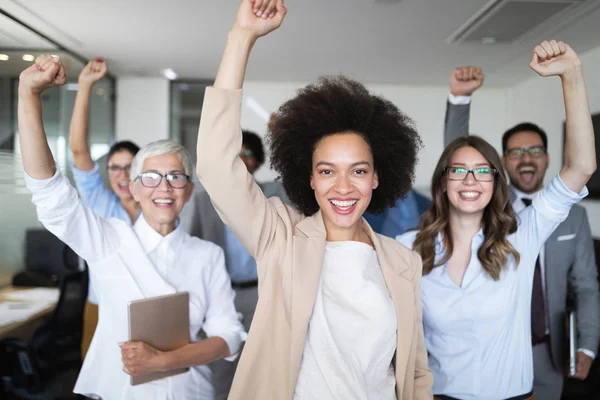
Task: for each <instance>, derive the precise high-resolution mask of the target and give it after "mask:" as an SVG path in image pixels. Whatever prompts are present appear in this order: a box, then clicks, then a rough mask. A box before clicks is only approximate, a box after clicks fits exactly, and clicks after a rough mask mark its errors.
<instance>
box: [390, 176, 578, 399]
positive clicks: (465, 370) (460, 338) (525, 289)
mask: <svg viewBox="0 0 600 400" xmlns="http://www.w3.org/2000/svg"><path fill="white" fill-rule="evenodd" d="M587 193H588V192H587V188H584V189H583V190H582V191H581V193H579V194H577V193H574V192H573V191H571V190H569V189H568V188H567V187H566V186H565V184H564V183H563V182H562V180H561V179H560V177H559V176H557V177H555V178H554V179H553V180H552V182H550V184H549V185H548V186H546V187H545V188H544V189H543V190H541V191H540V192H539V193H538V194H537V195H536V196H535V198H534V199H533V206H532V207H527V208H526V209H524V210H522V211H521V212H520V213H519V214H518V217H517V219H518V224H519V225H518V229H517V231H516V232H515V233H513V234H511V235H509V236H508V241H509V242H510V243H511V244H512V246H513V247H514V248H515V249H516V250H517V251H518V252H519V254H520V257H521V260H520V263H519V265H518V266H517V265H516V264H515V260H514V259H513V258H512V257H510V256H509V261H508V265H507V266H506V268H505V269H503V270H502V273H501V274H500V279H499V280H498V281H494V280H493V279H492V278H491V277H490V275H489V274H487V273H486V272H485V271H484V270H483V269H482V267H481V263H480V261H479V259H478V257H477V251H478V250H479V248H480V246H481V245H482V243H483V240H484V236H483V232H482V231H481V230H480V231H479V232H478V233H477V234H476V235H475V236H474V237H473V238H472V242H471V249H472V250H471V251H472V253H471V259H470V261H469V265H468V266H467V270H466V272H465V275H464V278H463V282H462V286H460V287H459V286H457V285H456V284H455V283H454V282H453V281H452V280H451V279H450V277H449V276H448V273H447V271H446V268H447V264H445V265H442V266H440V267H436V268H434V269H433V271H431V272H430V273H429V274H428V275H425V276H423V278H422V280H421V302H422V305H423V328H424V336H425V346H426V347H427V351H428V353H429V367H430V368H431V370H432V372H433V392H434V394H444V395H447V396H451V397H456V398H460V399H464V400H498V399H505V398H509V397H513V396H517V395H521V394H526V393H528V392H529V391H531V389H532V387H533V358H532V347H531V292H532V288H533V273H534V269H535V260H536V258H537V255H538V254H539V251H540V249H541V247H542V245H543V244H544V242H545V241H546V239H547V238H548V237H549V236H550V235H551V234H552V232H553V231H554V230H555V229H556V227H557V226H558V225H559V224H560V223H561V222H562V221H564V220H565V219H566V218H567V216H568V214H569V210H570V209H571V206H572V205H573V204H575V203H577V202H579V201H580V200H581V199H582V198H584V197H585V196H586V195H587ZM416 235H417V232H416V231H411V232H407V233H405V234H404V235H400V236H398V237H397V238H396V239H397V240H398V241H399V242H400V243H402V244H404V245H405V246H407V247H409V248H412V245H413V242H414V240H415V237H416ZM436 253H437V254H436V259H437V260H440V259H441V258H442V257H443V256H444V249H443V244H442V236H441V235H438V237H437V241H436Z"/></svg>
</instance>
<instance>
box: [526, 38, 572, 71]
mask: <svg viewBox="0 0 600 400" xmlns="http://www.w3.org/2000/svg"><path fill="white" fill-rule="evenodd" d="M529 67H530V68H531V69H532V70H534V71H535V72H537V73H538V74H539V75H541V76H554V75H559V76H561V77H562V76H564V75H565V74H568V73H569V72H573V71H575V70H577V69H578V68H580V67H581V60H580V59H579V57H578V56H577V54H575V51H573V49H572V48H571V47H570V46H569V45H568V44H565V43H563V42H557V41H556V40H551V41H549V42H548V41H544V42H542V43H541V44H540V45H539V46H535V49H533V57H532V58H531V62H530V63H529Z"/></svg>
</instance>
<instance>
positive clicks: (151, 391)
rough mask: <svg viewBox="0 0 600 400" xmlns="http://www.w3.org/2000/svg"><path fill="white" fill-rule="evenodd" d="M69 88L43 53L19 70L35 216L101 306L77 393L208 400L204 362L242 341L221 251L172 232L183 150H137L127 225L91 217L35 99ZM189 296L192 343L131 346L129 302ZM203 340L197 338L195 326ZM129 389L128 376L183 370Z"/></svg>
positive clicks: (187, 188)
mask: <svg viewBox="0 0 600 400" xmlns="http://www.w3.org/2000/svg"><path fill="white" fill-rule="evenodd" d="M65 82H66V76H65V72H64V68H63V66H62V64H61V63H60V60H59V59H58V58H57V57H54V56H49V55H43V56H40V57H38V59H37V60H36V62H35V63H34V65H32V66H31V67H29V68H27V69H26V70H25V71H23V72H22V73H21V76H20V83H19V106H18V113H19V114H18V115H19V131H20V144H21V153H22V158H23V166H24V169H25V180H26V183H27V186H28V188H29V189H30V190H31V192H32V193H33V197H32V201H33V203H34V204H35V206H36V208H37V212H38V218H39V220H40V221H41V222H42V223H43V224H44V226H45V227H46V228H47V229H48V230H49V231H50V232H52V233H54V234H55V235H56V236H57V237H58V238H60V239H61V240H62V241H63V242H65V243H66V244H67V245H69V246H70V247H71V248H72V249H73V250H74V251H75V252H76V253H77V254H78V255H80V256H81V257H82V258H84V259H85V260H86V261H87V263H88V265H89V268H90V276H91V279H92V281H93V285H94V287H95V288H96V291H97V295H98V297H99V300H100V303H101V304H102V307H101V308H100V314H99V322H98V327H97V330H96V333H95V335H94V338H93V340H92V344H91V347H90V350H89V352H88V355H87V357H86V359H85V361H84V363H83V367H82V368H81V372H80V374H79V378H78V380H77V383H76V386H75V389H74V392H76V393H80V394H83V395H86V396H89V397H94V398H102V399H105V400H113V399H128V400H129V399H167V398H170V399H212V398H213V392H214V390H213V387H212V383H211V371H210V369H209V367H208V366H207V364H209V363H211V362H213V361H215V360H218V359H221V358H227V359H229V360H230V361H233V359H235V354H236V353H237V352H238V350H239V347H240V344H241V342H242V341H243V340H244V339H245V333H244V330H243V326H242V325H241V323H240V322H239V320H238V317H237V314H236V312H235V308H234V305H233V297H234V293H233V291H232V289H231V283H230V281H229V277H228V275H227V272H226V270H225V264H224V257H223V251H222V250H221V248H219V247H218V246H216V245H214V244H212V243H209V242H206V241H202V240H200V239H198V238H194V237H191V236H189V235H188V234H186V233H185V232H183V231H182V230H181V229H179V228H178V216H179V213H180V211H181V209H182V208H183V205H184V204H185V203H186V202H187V201H188V200H189V198H190V195H191V193H192V189H193V183H192V182H190V178H189V177H190V175H191V173H192V164H191V161H190V159H189V155H188V153H187V151H186V150H185V149H184V148H183V147H181V146H180V145H178V144H176V143H174V142H171V141H169V140H161V141H158V142H154V143H151V144H149V145H147V146H146V147H144V148H143V149H142V150H140V152H139V153H138V154H137V156H136V157H135V159H134V161H133V163H132V168H131V183H130V189H131V193H132V194H133V196H134V198H135V199H136V201H138V202H139V203H140V205H141V209H142V214H141V215H140V217H139V218H138V220H137V221H136V223H135V224H134V225H133V226H129V225H128V224H127V223H125V222H123V221H121V220H117V219H103V218H99V217H97V216H96V215H94V214H93V213H92V211H91V210H90V209H89V208H88V207H87V206H86V205H84V203H83V202H82V201H81V199H80V198H79V197H78V195H77V192H76V190H75V189H74V188H73V186H72V185H71V184H70V183H69V181H68V180H67V178H66V177H65V176H64V175H62V174H61V173H60V171H59V170H58V169H57V167H56V164H55V162H54V159H53V157H52V154H51V152H50V149H49V147H48V142H47V140H46V135H45V132H44V127H43V123H42V108H41V101H40V95H41V93H42V92H43V91H44V90H45V89H47V88H49V87H53V86H60V85H62V84H64V83H65ZM181 291H187V292H189V294H190V305H189V308H190V311H189V312H190V315H189V318H190V339H191V340H190V344H189V345H186V346H184V347H182V348H180V349H177V350H174V351H168V352H165V351H159V350H157V349H155V348H153V347H151V346H149V345H148V344H145V343H142V342H128V341H127V340H128V323H127V304H128V303H129V302H130V301H132V300H138V299H143V298H148V297H154V296H159V295H166V294H171V293H175V292H181ZM201 329H202V330H203V331H204V332H205V333H206V336H207V338H206V339H204V340H199V339H198V333H199V331H200V330H201ZM188 367H189V371H188V372H186V373H183V374H179V375H174V376H171V377H169V378H164V379H161V380H157V381H153V382H149V383H145V384H141V385H136V386H131V385H130V383H129V376H128V374H129V375H143V374H147V373H150V372H156V371H168V370H174V369H181V368H188Z"/></svg>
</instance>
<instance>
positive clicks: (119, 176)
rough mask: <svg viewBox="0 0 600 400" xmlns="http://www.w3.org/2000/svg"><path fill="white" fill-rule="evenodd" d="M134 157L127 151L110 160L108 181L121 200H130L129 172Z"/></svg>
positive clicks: (115, 154)
mask: <svg viewBox="0 0 600 400" xmlns="http://www.w3.org/2000/svg"><path fill="white" fill-rule="evenodd" d="M133 157H134V155H133V154H131V153H130V152H129V151H127V150H121V151H117V152H116V153H114V154H113V155H112V156H111V157H110V159H109V160H108V181H109V183H110V187H111V189H112V190H113V192H115V194H116V195H117V197H118V198H119V200H121V201H124V200H130V199H131V197H132V194H131V191H130V190H129V170H130V168H131V162H132V161H133Z"/></svg>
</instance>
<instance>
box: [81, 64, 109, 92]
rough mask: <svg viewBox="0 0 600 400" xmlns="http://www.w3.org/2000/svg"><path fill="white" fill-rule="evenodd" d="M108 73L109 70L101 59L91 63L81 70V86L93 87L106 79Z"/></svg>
mask: <svg viewBox="0 0 600 400" xmlns="http://www.w3.org/2000/svg"><path fill="white" fill-rule="evenodd" d="M106 71H108V68H107V67H106V63H105V62H104V61H103V60H102V59H101V58H97V59H96V60H94V61H90V62H88V63H87V65H86V66H85V67H83V70H81V73H80V74H79V84H80V85H85V84H88V85H90V86H91V85H93V84H94V83H96V82H98V81H99V80H100V79H102V78H104V75H106Z"/></svg>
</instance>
